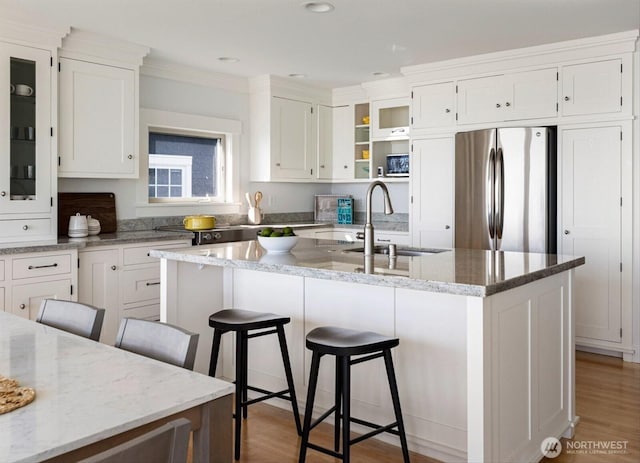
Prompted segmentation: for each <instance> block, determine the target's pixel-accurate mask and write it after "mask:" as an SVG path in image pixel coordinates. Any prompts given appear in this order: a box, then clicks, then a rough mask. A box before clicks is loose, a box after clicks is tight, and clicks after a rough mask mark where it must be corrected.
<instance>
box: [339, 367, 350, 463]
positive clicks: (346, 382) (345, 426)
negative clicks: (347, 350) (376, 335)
mask: <svg viewBox="0 0 640 463" xmlns="http://www.w3.org/2000/svg"><path fill="white" fill-rule="evenodd" d="M337 359H340V363H341V366H342V462H343V463H349V461H350V451H351V444H350V443H349V441H350V440H351V357H337Z"/></svg>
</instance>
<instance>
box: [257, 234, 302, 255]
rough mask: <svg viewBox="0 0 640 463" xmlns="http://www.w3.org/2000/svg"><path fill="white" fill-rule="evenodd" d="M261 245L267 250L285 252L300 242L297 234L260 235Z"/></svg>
mask: <svg viewBox="0 0 640 463" xmlns="http://www.w3.org/2000/svg"><path fill="white" fill-rule="evenodd" d="M258 242H259V243H260V246H262V247H263V248H265V249H266V250H267V252H272V253H284V252H289V251H291V249H293V247H294V246H295V245H296V243H297V242H298V237H297V236H278V237H271V236H258Z"/></svg>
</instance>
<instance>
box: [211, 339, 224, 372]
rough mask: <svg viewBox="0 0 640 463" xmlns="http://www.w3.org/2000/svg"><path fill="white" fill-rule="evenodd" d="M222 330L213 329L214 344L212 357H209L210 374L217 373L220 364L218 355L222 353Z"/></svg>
mask: <svg viewBox="0 0 640 463" xmlns="http://www.w3.org/2000/svg"><path fill="white" fill-rule="evenodd" d="M222 334H223V333H222V330H218V329H214V330H213V344H212V345H211V358H210V359H209V376H215V375H216V367H217V366H218V355H219V354H220V340H221V338H222Z"/></svg>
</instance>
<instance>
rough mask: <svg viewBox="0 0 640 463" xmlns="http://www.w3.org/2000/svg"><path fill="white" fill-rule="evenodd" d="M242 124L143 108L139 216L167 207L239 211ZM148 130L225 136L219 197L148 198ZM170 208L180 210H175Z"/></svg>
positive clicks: (222, 145) (141, 113)
mask: <svg viewBox="0 0 640 463" xmlns="http://www.w3.org/2000/svg"><path fill="white" fill-rule="evenodd" d="M241 127H242V124H241V122H240V121H236V120H232V119H221V118H216V117H209V116H201V115H197V114H186V113H177V112H171V111H162V110H156V109H147V108H140V176H139V178H138V182H137V186H136V215H137V216H138V217H152V216H157V215H158V209H159V208H160V209H166V210H167V211H166V212H164V213H165V214H166V215H184V214H188V213H190V212H193V213H201V214H202V213H238V212H239V211H240V203H239V200H238V198H239V193H238V191H239V179H240V174H239V164H240V162H239V161H240V160H239V153H240V150H239V147H240V133H241ZM149 132H156V133H167V134H175V135H187V136H199V137H207V138H222V142H221V143H220V146H219V149H220V152H219V156H218V162H219V163H220V165H222V171H221V172H220V177H221V178H220V181H221V184H220V193H221V194H220V196H216V197H215V198H213V197H207V198H172V199H169V200H167V199H168V198H167V199H165V198H162V200H156V198H149ZM150 199H151V200H150ZM171 208H179V210H178V211H175V212H172V211H171V210H172V209H171Z"/></svg>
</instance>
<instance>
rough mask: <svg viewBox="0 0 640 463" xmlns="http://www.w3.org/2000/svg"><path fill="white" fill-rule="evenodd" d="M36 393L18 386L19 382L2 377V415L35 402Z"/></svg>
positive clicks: (0, 396)
mask: <svg viewBox="0 0 640 463" xmlns="http://www.w3.org/2000/svg"><path fill="white" fill-rule="evenodd" d="M35 398H36V391H34V390H33V389H32V388H30V387H20V386H18V381H16V380H15V379H11V378H6V377H4V376H2V375H0V415H2V414H3V413H8V412H10V411H11V410H15V409H16V408H20V407H24V406H25V405H27V404H29V403H31V402H33V399H35Z"/></svg>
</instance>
